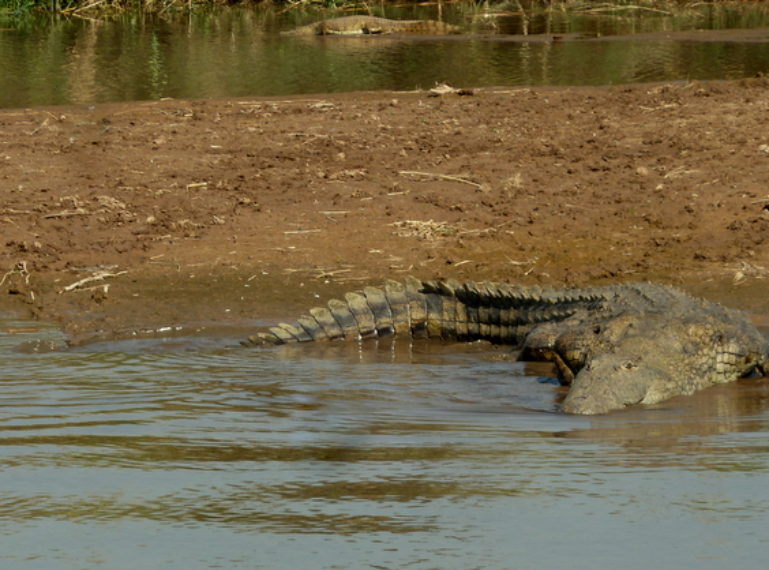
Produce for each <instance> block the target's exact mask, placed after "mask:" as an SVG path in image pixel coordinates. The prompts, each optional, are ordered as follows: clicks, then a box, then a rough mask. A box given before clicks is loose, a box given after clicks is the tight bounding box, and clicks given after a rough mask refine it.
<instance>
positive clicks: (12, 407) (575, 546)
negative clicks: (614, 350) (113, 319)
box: [0, 320, 769, 570]
mask: <svg viewBox="0 0 769 570" xmlns="http://www.w3.org/2000/svg"><path fill="white" fill-rule="evenodd" d="M0 330H2V331H3V332H2V334H0V353H2V361H3V367H2V372H0V381H1V382H2V386H3V389H2V396H1V398H2V412H1V413H0V465H2V470H1V471H0V488H2V489H3V494H2V497H3V498H2V502H1V503H0V505H2V506H1V507H0V537H2V538H1V539H0V540H2V543H3V544H4V545H5V546H6V547H5V548H3V549H2V552H0V565H2V567H3V568H14V569H16V568H18V569H39V568H57V569H81V568H109V569H126V570H128V569H134V568H167V569H179V570H188V569H190V568H265V569H286V570H288V569H295V568H324V569H326V568H328V569H332V568H441V569H454V568H456V569H464V568H484V569H486V568H488V569H528V568H531V569H534V568H548V569H560V568H563V569H566V568H568V569H572V568H609V567H622V568H627V569H639V570H641V569H644V570H645V569H646V568H649V567H658V568H680V569H689V568H691V569H695V568H696V569H697V570H702V569H711V568H712V569H722V568H760V567H763V566H765V565H766V564H767V563H769V534H768V533H767V532H766V529H765V527H764V523H765V520H766V513H767V511H768V510H769V495H767V493H766V484H767V481H768V480H769V380H766V379H752V380H745V381H741V382H740V383H738V384H735V385H728V386H721V387H717V388H714V389H711V390H706V391H705V392H702V393H700V394H697V395H695V396H692V397H684V398H679V399H676V400H673V401H671V402H669V403H666V404H664V405H661V406H658V407H655V408H646V409H639V410H627V411H624V412H621V413H616V414H611V415H608V416H603V417H593V418H587V417H573V416H566V415H563V414H558V413H554V409H555V402H556V401H557V398H558V390H559V389H558V387H557V386H554V385H553V383H552V382H549V381H546V379H545V378H546V376H547V374H548V373H549V372H550V371H549V370H548V369H547V367H546V366H540V367H539V368H531V367H530V366H528V365H523V364H521V363H516V362H514V361H513V360H512V355H511V354H510V353H508V351H507V350H502V349H492V348H490V347H488V346H484V345H479V344H468V345H456V344H453V345H442V344H434V343H433V344H418V343H415V344H409V343H399V344H389V343H388V344H385V345H382V346H377V345H376V344H374V343H368V344H365V343H364V344H362V345H355V344H344V343H341V344H338V345H328V344H326V345H316V346H307V345H305V346H301V347H294V348H290V347H289V348H285V347H284V348H268V349H244V348H241V347H239V346H238V345H237V341H236V339H237V335H238V334H240V333H237V334H236V333H235V332H233V334H232V335H228V334H224V335H221V334H220V335H217V336H216V337H210V338H209V337H201V336H185V333H184V331H179V332H176V333H175V334H171V333H167V336H162V335H161V336H159V337H156V338H151V339H141V340H138V339H137V340H122V341H111V342H103V343H96V344H92V345H88V346H84V347H80V348H78V349H76V350H71V351H67V352H51V353H41V354H29V353H24V352H19V351H17V350H16V349H17V348H18V347H19V346H20V345H21V344H22V343H24V342H25V341H29V340H30V339H39V338H49V339H60V338H61V334H60V333H59V332H58V331H57V330H56V329H55V328H54V327H46V326H45V325H41V324H40V323H29V322H18V321H10V320H7V321H4V322H2V323H0Z"/></svg>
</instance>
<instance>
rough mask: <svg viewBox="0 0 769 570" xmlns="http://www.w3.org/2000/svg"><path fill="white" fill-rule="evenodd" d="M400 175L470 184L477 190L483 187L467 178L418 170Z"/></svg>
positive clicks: (406, 171) (405, 171)
mask: <svg viewBox="0 0 769 570" xmlns="http://www.w3.org/2000/svg"><path fill="white" fill-rule="evenodd" d="M398 174H401V175H403V176H425V177H428V178H439V179H441V180H452V181H453V182H461V183H462V184H469V185H470V186H475V187H476V188H482V187H483V186H482V185H481V184H478V183H477V182H473V181H472V180H468V179H467V178H462V177H461V176H452V175H450V174H439V173H436V172H419V171H417V170H399V171H398Z"/></svg>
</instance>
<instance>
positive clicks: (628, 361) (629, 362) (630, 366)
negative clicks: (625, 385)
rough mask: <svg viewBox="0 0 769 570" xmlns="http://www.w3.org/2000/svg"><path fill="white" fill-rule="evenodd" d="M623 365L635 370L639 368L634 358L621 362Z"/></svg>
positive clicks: (625, 367)
mask: <svg viewBox="0 0 769 570" xmlns="http://www.w3.org/2000/svg"><path fill="white" fill-rule="evenodd" d="M621 366H622V368H623V369H625V370H635V369H636V368H638V365H637V364H636V363H635V362H633V361H632V360H626V361H625V362H623V363H622V364H621Z"/></svg>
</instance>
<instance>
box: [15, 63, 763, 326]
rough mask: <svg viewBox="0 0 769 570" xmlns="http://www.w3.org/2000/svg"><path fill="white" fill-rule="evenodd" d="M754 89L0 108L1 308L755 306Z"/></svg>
mask: <svg viewBox="0 0 769 570" xmlns="http://www.w3.org/2000/svg"><path fill="white" fill-rule="evenodd" d="M767 133H769V81H767V80H766V79H762V78H758V79H751V80H744V81H735V82H707V83H675V84H641V85H631V86H620V87H606V88H498V89H477V90H475V91H474V92H473V94H468V95H463V96H460V95H456V94H447V95H443V96H436V97H433V96H429V94H428V93H426V92H384V93H383V92H377V93H349V94H334V95H316V96H299V97H291V98H238V99H226V100H205V101H203V100H191V101H190V100H163V101H153V102H137V103H119V104H107V105H97V106H93V107H91V106H89V107H86V106H78V107H51V108H33V109H11V110H2V111H0V181H2V183H1V184H0V232H1V235H2V240H0V279H2V285H0V293H1V295H0V306H1V307H2V308H3V310H5V311H16V312H19V311H20V312H25V313H31V314H33V315H35V316H36V317H39V318H42V319H47V320H51V319H53V320H56V321H59V322H61V323H63V324H64V325H65V327H66V330H67V331H68V332H69V333H70V334H71V335H73V337H74V338H85V337H88V336H90V335H91V334H93V333H94V332H97V331H101V333H103V334H112V332H114V331H121V330H129V329H134V328H145V327H146V328H153V327H158V326H167V325H171V324H199V323H224V322H227V323H238V322H242V323H247V322H250V321H252V320H254V319H259V318H267V319H269V318H274V317H279V316H282V317H289V316H292V315H293V314H294V313H295V312H296V311H297V310H300V309H301V308H302V307H305V306H306V305H307V304H312V303H316V302H318V297H323V298H325V297H327V296H329V295H332V294H336V293H339V292H340V291H342V290H346V289H349V288H355V287H357V286H358V285H359V284H361V283H369V282H377V281H379V280H381V279H382V278H384V277H396V278H397V277H399V276H402V275H405V274H414V275H416V276H419V277H423V278H433V277H456V278H459V279H477V280H480V279H494V280H506V281H511V282H518V283H539V284H559V285H560V284H568V285H584V284H591V283H608V282H618V281H633V280H646V279H651V280H659V281H662V282H666V283H673V284H677V285H680V286H682V287H684V288H686V289H688V290H690V291H692V292H694V293H699V294H703V295H706V296H709V297H711V298H715V299H717V300H721V301H727V302H728V303H729V304H731V305H735V306H739V307H744V308H746V309H749V310H751V311H754V312H756V313H767V312H769V300H767V298H766V295H765V294H764V291H765V283H766V281H765V277H766V276H767V274H769V248H767V239H769V188H768V187H767V184H766V181H767V180H769V135H768V134H767Z"/></svg>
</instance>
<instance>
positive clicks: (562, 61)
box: [0, 3, 769, 107]
mask: <svg viewBox="0 0 769 570" xmlns="http://www.w3.org/2000/svg"><path fill="white" fill-rule="evenodd" d="M384 14H385V15H386V16H389V17H395V18H413V17H419V18H437V17H442V18H443V19H445V20H447V21H449V22H451V23H453V24H456V25H458V26H460V27H461V29H462V31H463V33H462V34H460V35H459V36H446V37H436V36H433V37H411V38H404V37H400V38H391V37H363V38H360V37H358V38H339V37H336V38H314V37H313V38H302V37H291V36H283V35H280V33H279V32H280V31H281V30H287V29H291V28H292V27H293V26H295V25H298V24H304V23H307V22H308V21H314V20H317V19H318V18H321V17H322V16H320V15H319V14H317V13H311V12H310V13H303V12H299V11H288V12H278V11H272V10H259V11H251V10H230V11H225V12H223V13H217V14H199V15H195V16H193V17H191V18H188V19H177V20H173V21H166V20H161V19H151V18H147V17H140V16H130V17H126V18H124V19H121V20H117V21H105V22H99V21H89V20H84V19H78V18H73V19H57V20H53V21H40V20H29V19H28V20H20V21H15V20H9V19H7V18H6V19H5V20H3V19H2V18H0V107H27V106H32V105H50V104H64V103H76V104H91V103H97V102H106V101H126V100H138V99H157V98H161V97H177V98H190V97H195V98H209V97H230V96H245V95H290V94H297V93H312V92H339V91H357V90H380V89H388V90H410V89H417V88H421V89H424V88H430V87H432V86H433V85H434V84H435V83H436V82H442V81H448V82H450V83H452V84H454V85H458V86H469V87H481V86H498V85H605V84H615V83H629V82H639V81H669V80H690V79H726V78H741V77H751V76H754V75H755V74H756V73H766V72H769V8H768V7H767V6H766V5H765V4H764V5H761V4H759V5H755V6H753V5H750V4H742V3H740V4H738V5H731V4H725V5H723V4H722V5H710V4H704V3H703V4H700V5H697V6H695V7H694V8H686V9H683V8H682V9H680V10H676V11H672V12H665V11H661V10H657V11H655V10H649V9H646V10H638V9H636V10H633V9H628V8H626V9H624V10H619V11H616V12H608V11H606V10H605V9H601V8H600V7H596V8H594V9H592V10H587V11H583V12H577V13H569V12H560V11H555V10H554V11H550V12H538V13H537V12H531V11H529V12H524V13H523V14H522V13H520V12H509V11H507V12H506V11H486V12H484V11H483V10H481V9H480V8H477V7H474V5H473V4H467V3H461V4H450V5H447V6H445V7H444V8H443V10H442V12H441V13H438V5H433V6H427V7H412V8H408V7H396V8H388V9H386V10H385V12H384ZM687 30H688V31H691V30H720V31H721V32H724V33H721V32H719V33H720V34H721V35H719V34H715V35H714V34H711V33H707V34H695V35H692V34H691V33H688V34H687V33H686V31H687ZM735 30H753V32H752V33H750V34H748V35H741V34H739V33H734V31H735ZM679 32H683V33H684V35H678V34H679ZM642 34H646V35H642ZM559 38H561V39H562V40H563V41H560V40H559ZM703 40H707V41H703Z"/></svg>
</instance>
